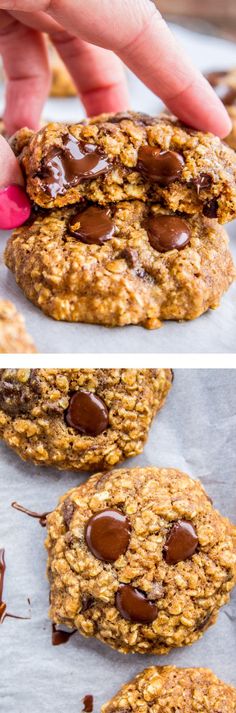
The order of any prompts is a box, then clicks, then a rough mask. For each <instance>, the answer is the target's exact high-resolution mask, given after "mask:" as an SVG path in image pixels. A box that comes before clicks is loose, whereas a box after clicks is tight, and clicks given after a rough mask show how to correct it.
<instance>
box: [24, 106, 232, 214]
mask: <svg viewBox="0 0 236 713" xmlns="http://www.w3.org/2000/svg"><path fill="white" fill-rule="evenodd" d="M20 143H21V142H20V134H19V145H20ZM19 158H20V160H21V164H22V167H23V169H24V172H25V175H26V185H27V191H28V194H29V196H30V198H31V199H32V200H33V201H35V203H37V204H38V205H40V206H42V207H45V208H54V207H62V206H65V205H71V204H72V203H78V202H79V201H81V200H82V199H83V198H86V199H88V200H91V201H93V202H96V203H99V204H107V203H111V202H118V201H121V200H127V199H128V200H131V199H132V200H134V199H140V200H143V201H146V200H149V201H152V202H154V203H156V202H160V201H161V203H162V204H165V205H166V206H167V207H168V208H169V209H170V210H173V211H177V210H178V211H182V212H185V213H187V214H193V213H197V212H202V213H203V214H204V215H205V216H207V217H209V218H217V219H218V220H219V222H220V223H225V222H227V221H228V220H232V219H233V218H234V217H235V215H236V156H235V154H234V153H233V152H232V151H231V150H230V148H229V147H228V146H226V145H225V144H224V143H222V142H221V141H220V139H219V138H218V137H216V136H213V135H212V134H204V133H202V132H200V131H195V130H193V129H190V128H188V127H186V126H185V125H184V124H181V123H180V122H179V121H177V120H176V119H175V118H174V117H171V116H167V115H161V116H160V117H156V118H152V117H149V116H148V115H145V114H135V113H132V112H131V113H128V114H123V115H122V114H115V115H114V114H112V115H111V114H110V115H109V114H103V115H101V116H98V117H95V118H93V119H90V120H85V121H84V122H82V123H78V124H72V125H65V124H59V123H57V124H56V123H51V124H48V125H47V126H45V127H44V128H43V129H41V130H40V131H39V132H38V133H37V134H33V135H32V137H31V138H29V142H28V146H26V147H25V148H24V150H23V152H22V153H21V155H20V156H19Z"/></svg>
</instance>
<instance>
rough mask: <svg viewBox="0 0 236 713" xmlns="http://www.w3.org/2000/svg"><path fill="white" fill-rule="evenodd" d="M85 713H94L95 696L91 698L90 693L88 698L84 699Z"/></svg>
mask: <svg viewBox="0 0 236 713" xmlns="http://www.w3.org/2000/svg"><path fill="white" fill-rule="evenodd" d="M83 706H84V707H83V712H84V713H92V711H93V696H91V694H90V693H88V694H87V695H86V696H84V698H83Z"/></svg>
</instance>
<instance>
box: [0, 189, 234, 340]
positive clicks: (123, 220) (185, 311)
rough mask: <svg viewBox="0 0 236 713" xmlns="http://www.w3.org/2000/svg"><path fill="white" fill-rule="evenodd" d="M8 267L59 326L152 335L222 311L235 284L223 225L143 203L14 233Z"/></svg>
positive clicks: (76, 211) (36, 220)
mask: <svg viewBox="0 0 236 713" xmlns="http://www.w3.org/2000/svg"><path fill="white" fill-rule="evenodd" d="M5 261H6V265H7V266H8V267H9V268H10V269H11V270H12V271H13V273H14V274H15V277H16V281H17V283H18V284H19V285H20V286H21V288H22V289H23V291H24V292H25V294H26V295H27V297H28V298H29V299H30V300H31V301H32V302H34V304H36V305H37V306H38V307H40V309H42V310H43V312H45V314H47V315H49V316H51V317H53V318H54V319H58V320H68V321H75V322H87V323H96V324H104V325H108V326H115V325H119V326H122V325H125V324H142V325H143V326H145V327H147V328H150V329H153V328H156V327H159V326H160V324H161V321H162V320H166V319H176V320H183V319H194V318H195V317H198V316H199V315H201V314H202V313H203V312H205V311H206V310H208V308H213V309H214V308H215V307H217V306H218V305H219V302H220V299H221V297H222V295H223V293H224V291H225V290H227V288H228V287H229V285H230V284H231V282H232V280H233V279H234V276H235V268H234V265H233V260H232V257H231V254H230V252H229V249H228V238H227V235H226V233H225V231H224V229H223V228H222V227H220V226H219V225H218V224H217V222H216V221H211V220H208V219H206V218H203V217H201V216H186V215H181V214H178V215H174V214H173V213H170V211H168V210H167V209H166V210H165V209H164V208H162V207H160V206H159V205H147V204H146V203H144V202H142V201H127V202H121V203H119V204H113V205H112V206H107V207H101V206H94V205H87V206H86V205H85V206H84V207H83V208H82V207H79V206H75V207H73V206H72V208H66V209H62V210H57V211H52V212H51V211H50V212H49V213H48V212H44V213H43V212H42V211H41V209H39V210H38V213H36V215H34V216H32V218H31V222H30V223H29V224H25V225H23V226H22V227H21V228H19V229H17V230H15V231H14V232H13V234H12V237H11V238H10V239H9V241H8V244H7V247H6V251H5Z"/></svg>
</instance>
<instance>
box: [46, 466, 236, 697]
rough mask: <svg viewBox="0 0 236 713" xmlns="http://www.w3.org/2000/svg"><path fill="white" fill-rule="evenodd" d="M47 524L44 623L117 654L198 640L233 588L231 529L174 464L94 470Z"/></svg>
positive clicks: (234, 538)
mask: <svg viewBox="0 0 236 713" xmlns="http://www.w3.org/2000/svg"><path fill="white" fill-rule="evenodd" d="M47 527H48V536H47V540H46V547H47V549H48V576H49V582H50V589H51V594H50V602H51V606H50V617H51V619H52V620H53V622H55V623H56V624H65V625H66V626H68V627H71V628H77V629H79V631H80V632H81V633H82V634H84V636H95V637H97V638H98V639H100V640H101V641H103V642H104V643H106V644H109V645H110V646H112V647H113V648H116V649H118V650H119V651H121V652H123V653H132V652H138V653H153V654H166V653H168V651H170V649H172V648H173V647H176V646H184V645H186V644H192V643H193V642H194V641H197V639H199V638H200V637H201V636H202V635H203V633H204V631H205V630H206V629H207V628H208V627H209V626H210V625H211V624H214V622H215V621H216V619H217V614H218V611H219V609H220V607H221V606H222V605H223V604H226V602H227V601H228V599H229V593H230V590H231V589H232V588H233V586H234V584H235V580H236V527H235V526H233V525H232V524H231V523H230V522H229V520H227V519H226V518H224V517H222V516H221V515H220V514H219V513H218V512H217V511H216V510H215V509H214V507H213V505H212V502H211V500H210V498H208V496H207V494H206V492H205V490H204V488H203V486H202V485H201V484H200V483H199V482H198V481H193V480H191V478H189V476H188V475H186V474H184V473H181V472H180V471H178V470H174V469H167V468H161V469H159V468H154V467H147V468H134V469H126V468H123V469H121V470H113V471H111V472H108V473H107V474H105V475H104V474H103V475H102V474H101V473H100V474H99V473H98V474H96V475H94V476H92V477H91V478H90V479H89V480H88V481H87V482H86V483H84V484H83V485H81V486H80V487H78V488H74V489H73V490H71V491H70V492H68V493H67V494H66V495H65V496H64V497H62V498H61V500H60V502H59V505H58V507H57V508H56V510H55V511H54V512H52V513H51V514H50V515H49V516H48V518H47ZM124 708H125V706H124Z"/></svg>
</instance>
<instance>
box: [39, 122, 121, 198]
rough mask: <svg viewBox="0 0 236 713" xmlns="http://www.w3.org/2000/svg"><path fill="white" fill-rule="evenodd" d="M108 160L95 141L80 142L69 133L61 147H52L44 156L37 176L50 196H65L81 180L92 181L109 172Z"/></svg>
mask: <svg viewBox="0 0 236 713" xmlns="http://www.w3.org/2000/svg"><path fill="white" fill-rule="evenodd" d="M109 168H110V162H109V160H108V157H107V156H105V154H104V153H102V152H101V151H100V150H99V149H98V148H97V147H96V146H95V145H94V144H85V143H83V142H79V141H78V140H77V139H75V137H74V136H72V135H71V134H68V136H66V137H65V140H64V146H63V147H61V146H55V147H53V148H51V149H50V151H48V153H47V156H46V157H45V158H44V159H43V162H42V169H41V172H40V178H41V180H42V181H43V183H44V184H45V187H46V190H47V192H48V193H49V194H50V196H51V197H52V198H56V196H57V195H64V193H65V192H66V190H67V189H68V188H71V187H73V186H76V185H78V183H79V182H80V181H83V180H91V179H93V178H95V177H97V176H103V175H104V174H106V173H107V172H108V170H109Z"/></svg>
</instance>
